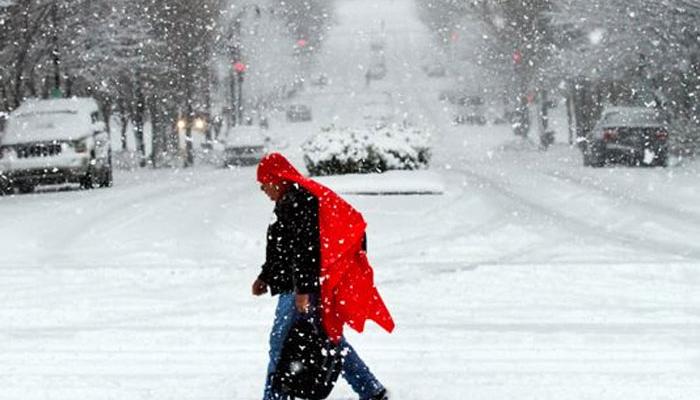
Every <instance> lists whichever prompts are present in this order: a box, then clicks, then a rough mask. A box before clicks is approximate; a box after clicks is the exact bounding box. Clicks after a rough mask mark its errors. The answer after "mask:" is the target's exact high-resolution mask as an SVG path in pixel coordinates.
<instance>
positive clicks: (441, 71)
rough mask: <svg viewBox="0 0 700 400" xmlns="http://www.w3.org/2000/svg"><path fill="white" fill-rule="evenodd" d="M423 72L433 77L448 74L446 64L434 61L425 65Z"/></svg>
mask: <svg viewBox="0 0 700 400" xmlns="http://www.w3.org/2000/svg"><path fill="white" fill-rule="evenodd" d="M423 72H425V74H426V75H427V76H429V77H431V78H442V77H444V76H445V75H446V74H447V71H446V70H445V66H444V65H442V64H433V63H431V64H425V65H423Z"/></svg>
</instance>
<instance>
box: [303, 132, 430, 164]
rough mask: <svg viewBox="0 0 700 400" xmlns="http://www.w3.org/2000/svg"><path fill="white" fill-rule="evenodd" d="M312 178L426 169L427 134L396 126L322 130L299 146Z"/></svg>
mask: <svg viewBox="0 0 700 400" xmlns="http://www.w3.org/2000/svg"><path fill="white" fill-rule="evenodd" d="M302 150H303V152H304V162H305V163H306V168H307V169H308V171H309V173H310V174H311V175H312V176H319V175H340V174H353V173H360V174H366V173H373V172H384V171H389V170H415V169H422V168H426V167H427V166H428V164H429V162H430V133H429V132H427V131H424V130H421V129H417V128H406V127H402V126H399V125H392V126H386V127H380V128H376V129H371V128H367V129H356V128H338V127H335V126H330V127H325V128H322V129H321V131H320V132H319V133H318V134H316V135H314V136H312V137H311V138H310V139H309V140H307V141H306V142H305V143H304V144H303V145H302Z"/></svg>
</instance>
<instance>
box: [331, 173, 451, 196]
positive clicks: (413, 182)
mask: <svg viewBox="0 0 700 400" xmlns="http://www.w3.org/2000/svg"><path fill="white" fill-rule="evenodd" d="M318 181H319V182H321V183H323V184H324V185H326V186H328V187H329V188H331V189H333V190H334V191H335V192H337V193H341V194H354V195H418V194H423V195H424V194H434V195H437V194H443V193H444V192H445V183H444V181H443V178H442V176H441V175H439V174H437V173H435V172H432V171H425V170H424V171H387V172H385V173H383V174H362V175H354V174H347V175H340V176H326V177H322V178H319V179H318Z"/></svg>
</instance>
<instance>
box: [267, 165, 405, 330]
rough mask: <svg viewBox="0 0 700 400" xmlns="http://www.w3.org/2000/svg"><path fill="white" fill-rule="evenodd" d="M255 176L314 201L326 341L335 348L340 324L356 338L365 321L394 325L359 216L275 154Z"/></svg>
mask: <svg viewBox="0 0 700 400" xmlns="http://www.w3.org/2000/svg"><path fill="white" fill-rule="evenodd" d="M257 172H258V181H259V182H260V183H273V184H281V183H282V182H284V181H287V182H293V183H296V184H298V185H300V186H301V187H303V188H304V189H306V190H308V191H309V192H310V193H311V194H313V195H314V196H316V198H318V206H319V233H320V238H321V276H320V282H321V308H322V310H323V314H322V322H323V327H324V329H325V330H326V333H327V334H328V336H329V337H330V338H331V339H332V340H334V341H336V342H337V341H338V340H339V339H340V337H341V336H342V334H343V325H344V324H348V325H350V327H351V328H353V329H355V330H356V331H358V332H362V331H363V330H364V326H365V322H366V321H367V320H368V319H369V320H372V321H375V322H376V323H377V324H378V325H379V326H381V327H382V328H384V329H385V330H387V331H388V332H391V331H392V330H393V329H394V321H393V320H392V318H391V315H390V314H389V310H387V308H386V306H385V305H384V302H383V301H382V298H381V296H380V295H379V292H378V291H377V288H376V287H375V286H374V273H373V271H372V266H371V265H370V264H369V261H368V260H367V255H366V254H365V252H364V251H362V240H363V238H364V235H365V228H366V226H367V224H366V223H365V220H364V218H362V214H360V213H359V212H358V211H357V210H355V209H354V208H353V207H352V206H351V205H350V204H348V203H347V202H346V201H345V200H343V199H342V198H340V196H338V195H337V194H336V193H335V192H333V191H332V190H330V189H328V188H327V187H325V186H323V185H321V184H320V183H318V182H315V181H313V180H311V179H309V178H306V177H304V176H303V175H302V174H301V173H299V171H297V169H296V168H294V166H293V165H292V164H291V163H290V162H289V161H288V160H287V159H286V158H284V156H282V155H281V154H279V153H271V154H268V155H266V156H265V157H264V158H263V159H262V160H261V161H260V164H259V165H258V171H257Z"/></svg>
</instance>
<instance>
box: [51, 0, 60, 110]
mask: <svg viewBox="0 0 700 400" xmlns="http://www.w3.org/2000/svg"><path fill="white" fill-rule="evenodd" d="M51 24H52V31H53V37H52V38H51V39H52V45H53V49H52V50H51V56H52V58H53V74H54V86H53V90H52V91H51V97H61V68H60V67H61V59H60V52H59V47H58V6H57V4H56V3H53V4H52V5H51Z"/></svg>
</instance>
